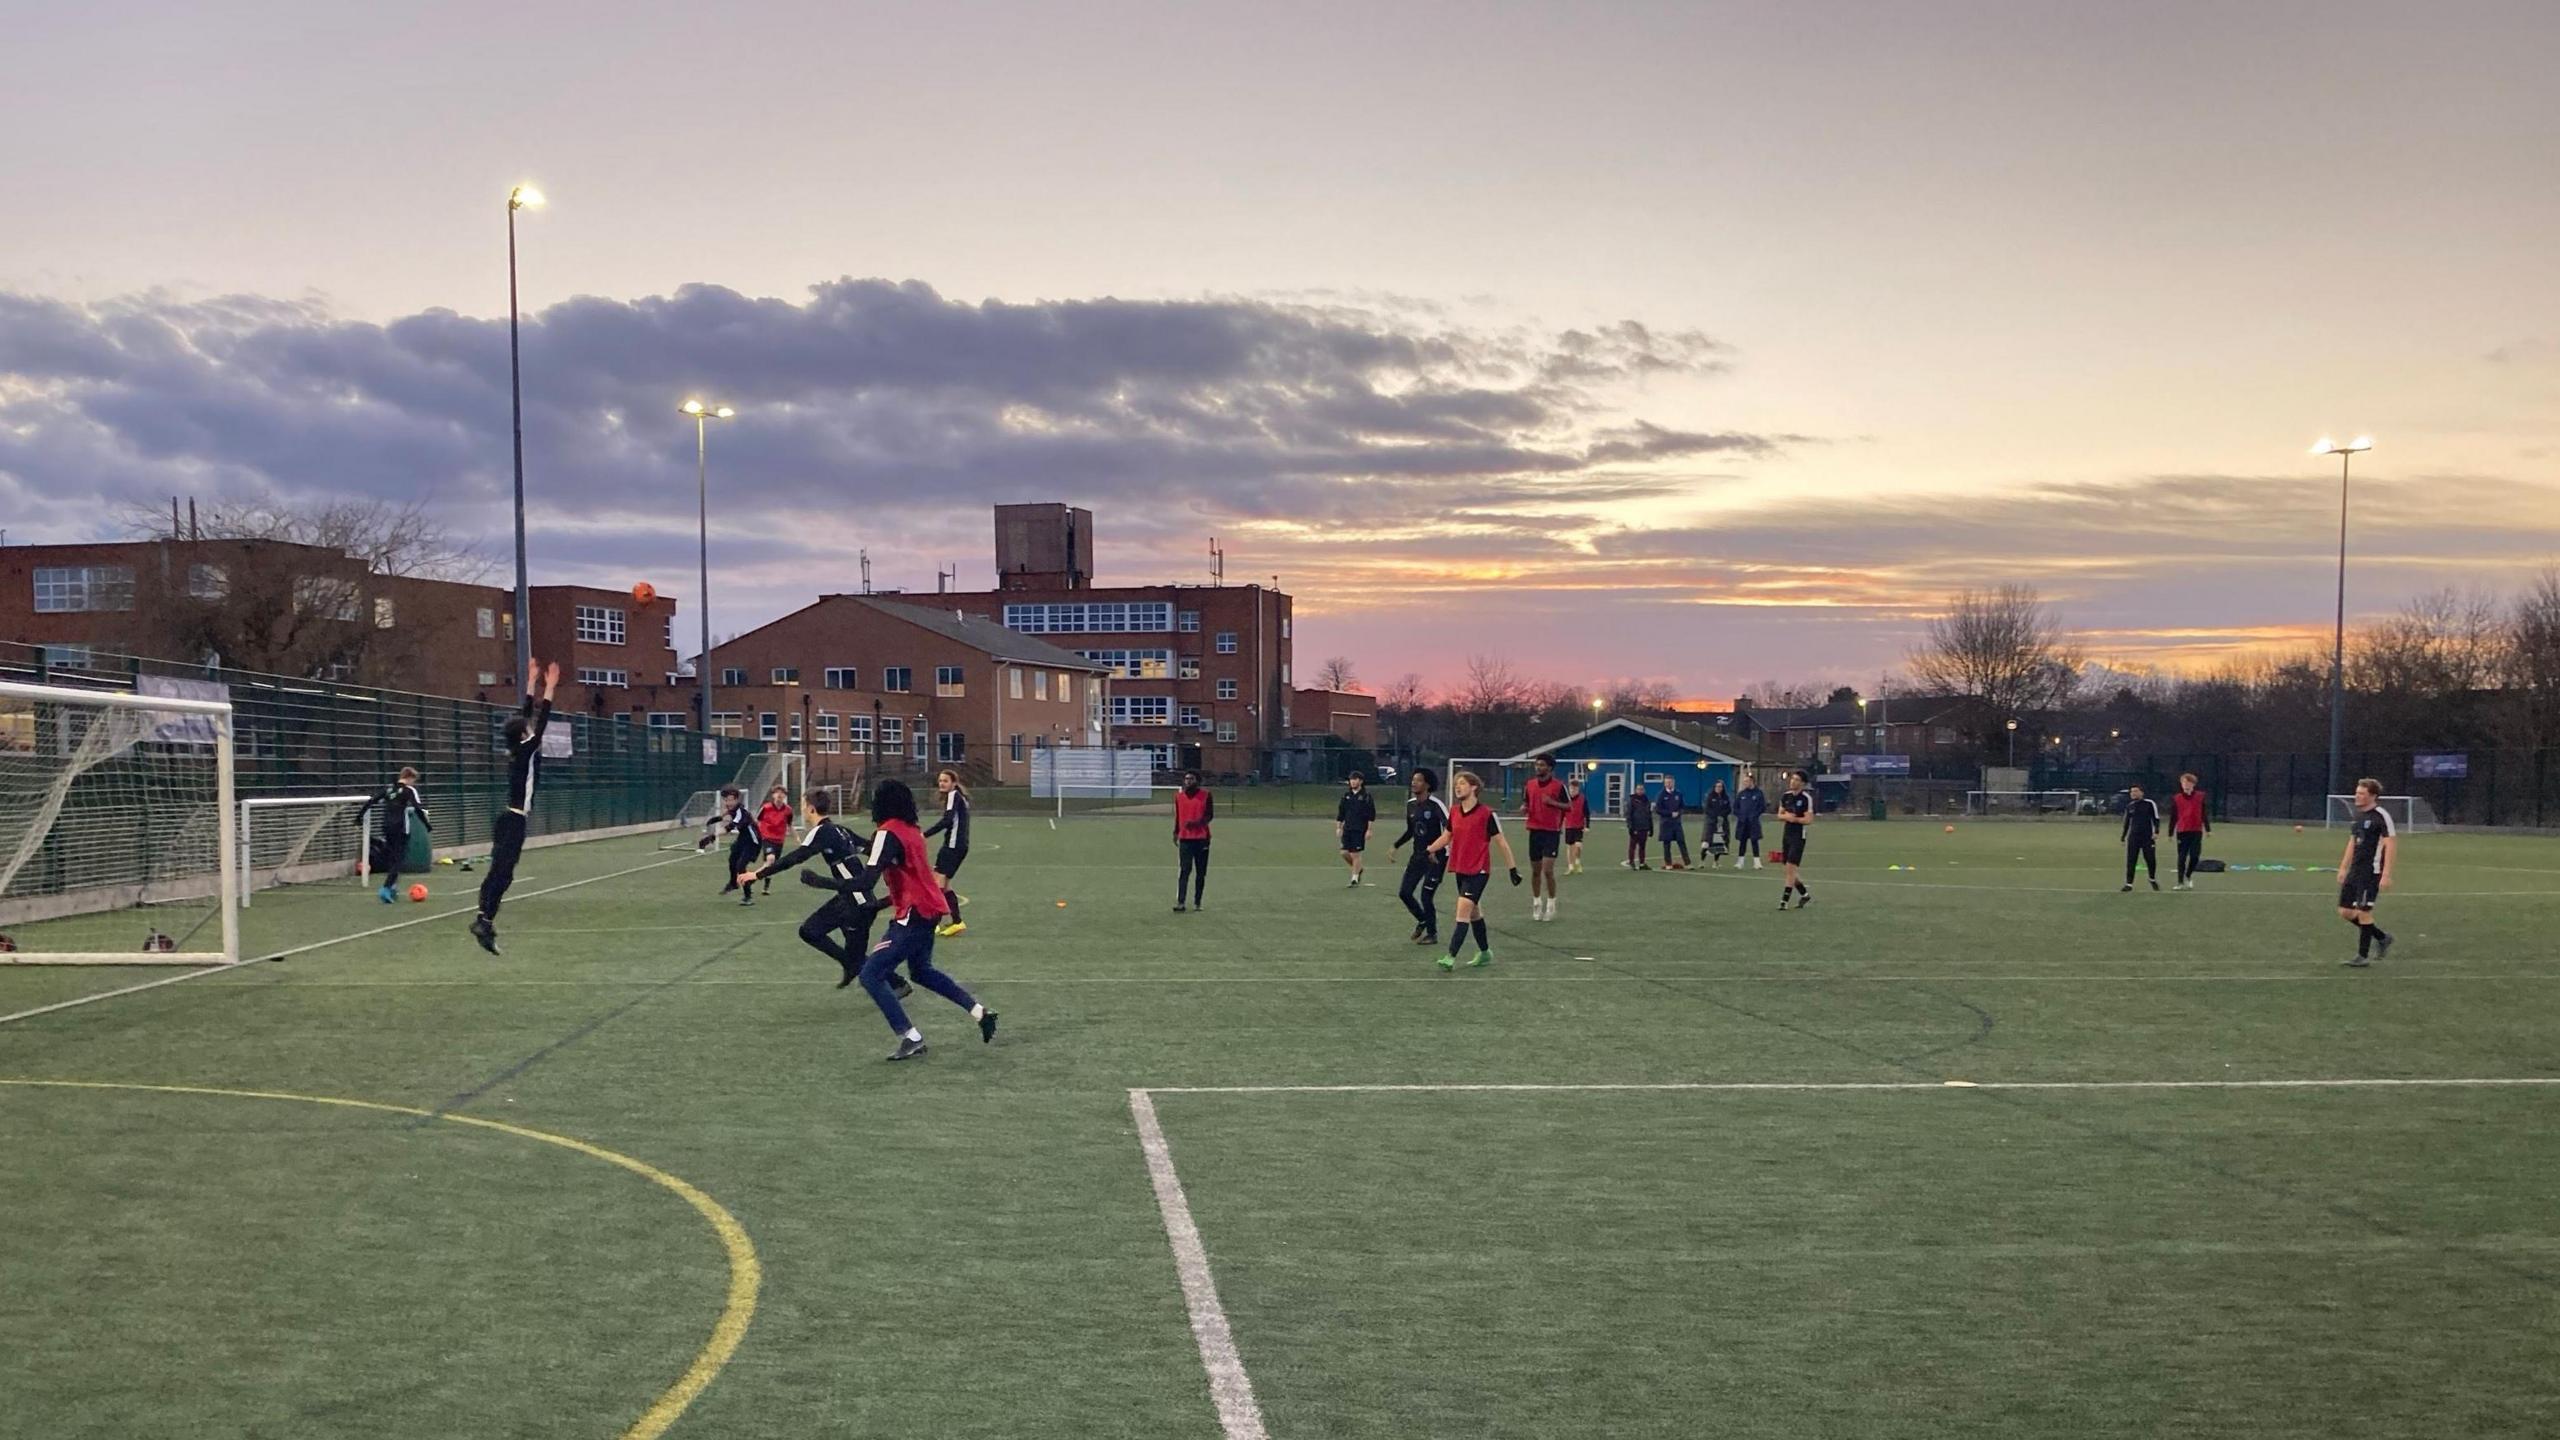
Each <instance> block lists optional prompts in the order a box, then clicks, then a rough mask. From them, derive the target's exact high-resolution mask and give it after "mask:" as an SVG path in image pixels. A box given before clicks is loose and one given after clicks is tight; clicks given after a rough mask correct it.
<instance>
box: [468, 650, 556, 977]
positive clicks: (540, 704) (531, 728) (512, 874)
mask: <svg viewBox="0 0 2560 1440" xmlns="http://www.w3.org/2000/svg"><path fill="white" fill-rule="evenodd" d="M535 664H536V662H534V661H531V660H528V661H526V662H525V667H524V703H523V704H522V705H520V706H518V707H517V709H516V713H515V716H514V718H512V719H510V720H508V721H507V732H506V733H507V808H506V809H504V810H501V811H499V812H498V818H497V820H496V822H495V823H494V824H492V825H491V826H490V827H489V873H488V874H486V875H484V876H482V877H481V878H480V913H479V914H477V915H474V916H472V917H471V938H472V939H474V940H477V941H479V942H480V948H481V949H483V950H486V951H488V952H489V953H490V954H492V955H495V954H497V953H498V906H499V905H500V904H501V903H503V902H504V901H505V900H506V898H507V887H508V886H510V885H513V884H515V883H516V861H517V859H518V858H520V857H521V856H522V855H523V854H524V836H525V827H526V825H527V824H528V823H529V821H530V820H531V818H532V815H533V787H534V782H535V781H536V780H538V779H540V778H541V773H542V728H543V727H544V726H546V725H548V724H550V723H551V697H552V696H554V695H556V694H558V693H559V691H560V666H559V664H558V663H557V662H556V661H555V662H554V663H553V664H552V665H551V666H550V667H549V668H548V669H545V670H543V671H542V672H541V673H540V674H539V675H536V674H535ZM537 679H539V680H540V681H541V682H542V696H541V698H540V699H539V700H537V699H535V698H534V693H533V690H534V681H536V680H537Z"/></svg>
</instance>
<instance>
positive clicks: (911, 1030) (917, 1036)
mask: <svg viewBox="0 0 2560 1440" xmlns="http://www.w3.org/2000/svg"><path fill="white" fill-rule="evenodd" d="M906 1038H908V1039H910V1040H914V1041H917V1042H919V1043H921V1042H922V1041H923V1039H924V1032H923V1031H921V1030H919V1029H917V1028H916V1027H914V1026H913V1025H910V1026H908V1027H907V1037H906Z"/></svg>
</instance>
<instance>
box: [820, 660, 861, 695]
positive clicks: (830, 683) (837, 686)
mask: <svg viewBox="0 0 2560 1440" xmlns="http://www.w3.org/2000/svg"><path fill="white" fill-rule="evenodd" d="M825 678H826V682H827V688H828V689H830V690H859V689H861V688H862V672H861V671H860V670H857V669H855V668H854V667H853V666H851V665H830V666H828V667H827V673H826V677H825Z"/></svg>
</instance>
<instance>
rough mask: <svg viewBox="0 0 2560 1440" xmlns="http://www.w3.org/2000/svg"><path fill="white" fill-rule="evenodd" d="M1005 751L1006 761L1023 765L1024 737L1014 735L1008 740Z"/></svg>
mask: <svg viewBox="0 0 2560 1440" xmlns="http://www.w3.org/2000/svg"><path fill="white" fill-rule="evenodd" d="M1005 750H1006V755H1005V758H1006V759H1008V760H1011V761H1012V762H1013V763H1014V764H1016V765H1019V764H1021V763H1022V737H1021V736H1020V735H1014V736H1012V737H1010V738H1008V739H1007V740H1006V741H1005Z"/></svg>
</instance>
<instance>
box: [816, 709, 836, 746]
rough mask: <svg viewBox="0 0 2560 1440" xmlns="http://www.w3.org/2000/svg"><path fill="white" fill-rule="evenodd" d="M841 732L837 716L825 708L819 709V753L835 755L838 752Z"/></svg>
mask: <svg viewBox="0 0 2560 1440" xmlns="http://www.w3.org/2000/svg"><path fill="white" fill-rule="evenodd" d="M840 733H841V732H840V727H839V726H838V723H837V719H836V717H835V716H833V715H831V714H829V713H827V712H826V711H824V710H821V711H819V712H818V753H819V754H821V755H833V754H834V753H836V741H837V739H838V738H839V735H840Z"/></svg>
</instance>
